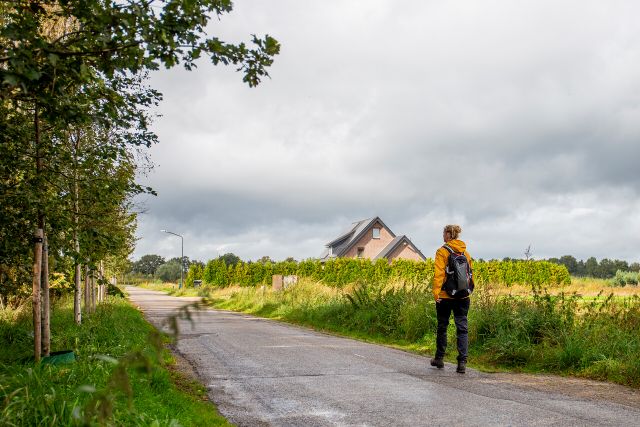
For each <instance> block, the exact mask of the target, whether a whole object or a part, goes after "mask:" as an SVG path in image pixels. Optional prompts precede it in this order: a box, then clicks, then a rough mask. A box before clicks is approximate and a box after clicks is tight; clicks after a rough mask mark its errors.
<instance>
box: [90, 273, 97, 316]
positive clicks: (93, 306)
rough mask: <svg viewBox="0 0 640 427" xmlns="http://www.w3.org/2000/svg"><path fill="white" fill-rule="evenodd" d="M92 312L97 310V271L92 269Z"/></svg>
mask: <svg viewBox="0 0 640 427" xmlns="http://www.w3.org/2000/svg"><path fill="white" fill-rule="evenodd" d="M91 312H92V313H95V312H96V272H95V270H91Z"/></svg>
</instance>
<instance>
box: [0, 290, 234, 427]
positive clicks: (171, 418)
mask: <svg viewBox="0 0 640 427" xmlns="http://www.w3.org/2000/svg"><path fill="white" fill-rule="evenodd" d="M31 329H32V326H31V308H30V306H28V305H25V306H22V307H19V308H17V309H5V310H2V311H0V342H2V343H3V345H2V346H0V419H1V420H2V422H1V423H0V424H2V425H7V426H23V425H24V426H26V425H29V426H49V425H56V426H57V425H105V424H106V425H144V426H149V425H152V426H178V425H180V426H200V425H211V426H217V425H229V424H228V422H227V421H226V420H225V419H224V418H223V417H222V416H221V415H219V414H218V413H217V411H216V409H215V407H214V406H213V405H212V404H211V403H210V402H207V401H206V390H204V388H203V387H202V386H201V385H199V384H198V383H196V382H194V381H193V380H191V379H189V378H188V377H187V376H185V375H183V374H182V373H180V372H179V371H178V370H177V369H175V367H174V364H175V361H174V360H173V358H172V356H171V354H170V352H169V351H167V350H165V349H164V348H163V346H162V342H160V346H159V347H157V348H160V349H161V350H160V352H158V351H155V350H154V345H153V342H152V341H153V340H152V339H151V338H152V337H154V336H155V337H156V338H158V337H159V335H158V334H157V332H156V331H155V329H154V328H153V326H151V325H150V324H149V323H147V322H146V321H145V320H144V318H143V317H142V314H141V313H140V312H139V311H138V310H136V309H135V308H134V307H132V306H131V305H130V304H129V303H128V302H127V301H126V300H124V299H122V298H116V297H109V298H108V299H107V300H106V301H105V302H104V303H103V304H100V305H99V306H98V309H97V312H96V313H94V314H92V315H89V316H85V318H84V319H83V323H82V325H80V326H77V325H75V324H74V323H73V308H72V300H71V299H70V298H63V299H61V300H60V301H58V302H57V303H56V305H55V307H54V309H53V310H52V318H51V331H52V350H54V351H56V350H66V349H72V350H74V352H75V354H76V357H77V360H76V362H74V363H71V364H67V365H60V366H53V365H45V364H38V365H34V363H33V361H30V360H29V357H30V354H31V351H32V350H31V349H32V345H33V337H32V335H31ZM150 337H151V338H150Z"/></svg>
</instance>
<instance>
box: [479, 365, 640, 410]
mask: <svg viewBox="0 0 640 427" xmlns="http://www.w3.org/2000/svg"><path fill="white" fill-rule="evenodd" d="M481 381H482V382H486V383H489V384H498V383H500V384H510V385H513V386H516V387H518V388H521V389H530V390H535V391H541V392H547V393H548V392H551V393H557V394H562V395H565V396H570V397H574V398H577V399H585V400H593V401H608V402H614V403H617V404H620V405H625V406H630V407H632V408H639V409H640V390H636V389H633V388H630V387H625V386H622V385H619V384H612V383H606V382H602V381H594V380H587V379H582V378H571V377H559V376H554V375H532V374H509V373H498V374H490V375H487V376H485V377H484V378H482V380H481Z"/></svg>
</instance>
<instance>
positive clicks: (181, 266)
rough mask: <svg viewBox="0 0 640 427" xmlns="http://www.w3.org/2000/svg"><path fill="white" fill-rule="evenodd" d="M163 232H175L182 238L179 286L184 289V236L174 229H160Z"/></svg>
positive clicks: (175, 234)
mask: <svg viewBox="0 0 640 427" xmlns="http://www.w3.org/2000/svg"><path fill="white" fill-rule="evenodd" d="M160 231H162V232H163V233H167V234H173V235H174V236H178V237H179V238H180V245H181V251H180V253H181V256H180V286H179V287H178V289H182V283H183V282H182V278H183V276H182V275H183V271H184V238H183V237H182V235H180V234H178V233H174V232H173V231H167V230H160Z"/></svg>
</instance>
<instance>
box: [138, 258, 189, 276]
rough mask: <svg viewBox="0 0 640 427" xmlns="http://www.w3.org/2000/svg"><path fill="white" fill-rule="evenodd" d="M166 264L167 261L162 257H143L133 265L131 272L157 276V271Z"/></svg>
mask: <svg viewBox="0 0 640 427" xmlns="http://www.w3.org/2000/svg"><path fill="white" fill-rule="evenodd" d="M164 263H165V260H164V258H163V257H161V256H160V255H152V254H150V255H143V256H142V257H140V259H139V260H138V261H135V262H134V263H133V266H132V268H131V271H133V272H134V273H141V274H147V275H151V276H152V275H154V274H156V270H157V269H158V267H160V266H161V265H162V264H164ZM178 271H179V270H178Z"/></svg>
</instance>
